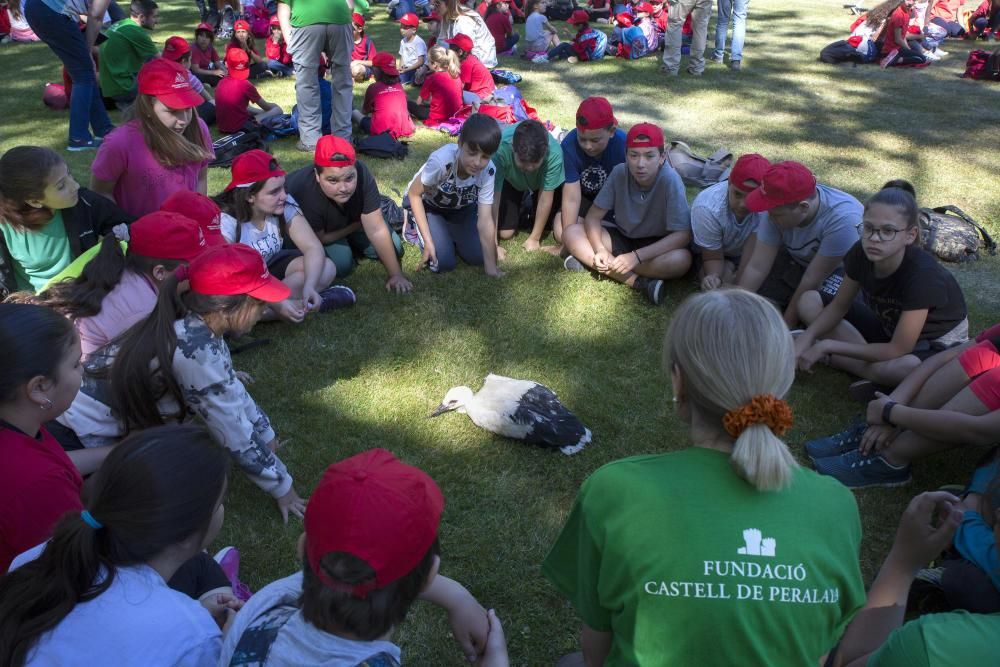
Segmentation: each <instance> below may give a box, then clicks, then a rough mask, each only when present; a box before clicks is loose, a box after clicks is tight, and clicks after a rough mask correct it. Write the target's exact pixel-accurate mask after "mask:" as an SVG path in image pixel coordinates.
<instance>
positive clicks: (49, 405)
mask: <svg viewBox="0 0 1000 667" xmlns="http://www.w3.org/2000/svg"><path fill="white" fill-rule="evenodd" d="M44 399H45V405H39V406H38V407H40V408H41V409H42V410H50V409H51V408H52V401H51V400H50V399H49V397H48V396H45V397H44Z"/></svg>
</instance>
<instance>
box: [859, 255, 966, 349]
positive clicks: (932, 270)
mask: <svg viewBox="0 0 1000 667" xmlns="http://www.w3.org/2000/svg"><path fill="white" fill-rule="evenodd" d="M844 272H845V273H846V274H847V277H848V278H850V279H851V280H855V281H857V282H858V284H859V285H860V286H861V293H862V295H863V296H864V300H865V303H867V304H868V307H869V308H871V309H872V310H873V311H875V314H876V316H878V319H879V321H880V322H881V323H882V328H883V329H884V330H885V332H886V335H888V336H890V337H891V336H892V333H893V332H894V331H895V330H896V325H897V324H898V323H899V317H900V315H901V314H902V313H903V311H906V310H924V309H927V311H928V312H927V322H925V323H924V328H923V330H922V331H921V332H920V340H934V339H936V338H940V337H941V336H943V335H944V334H946V333H948V332H949V331H951V330H952V329H954V328H955V327H957V326H958V325H959V323H961V322H962V320H964V319H965V317H966V315H967V311H966V309H965V297H964V296H963V295H962V288H961V287H959V286H958V282H957V281H956V280H955V277H954V276H953V275H951V273H950V272H949V271H948V270H947V269H946V268H944V267H943V266H941V265H940V264H938V262H937V260H936V259H934V257H933V256H932V255H930V254H929V253H927V252H925V251H923V250H921V249H920V248H916V247H913V246H910V247H908V248H907V249H906V254H905V255H904V256H903V263H902V264H900V266H899V268H898V269H896V271H895V273H893V274H891V275H889V276H886V277H885V278H877V277H875V267H874V264H873V262H872V261H871V260H869V259H868V258H867V257H866V256H865V251H864V250H863V249H862V247H861V241H858V242H857V243H855V244H854V246H853V247H851V249H850V250H848V251H847V255H845V256H844Z"/></svg>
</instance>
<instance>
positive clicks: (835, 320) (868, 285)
mask: <svg viewBox="0 0 1000 667" xmlns="http://www.w3.org/2000/svg"><path fill="white" fill-rule="evenodd" d="M896 183H898V185H901V186H904V187H886V188H883V189H882V190H881V191H879V192H878V193H877V194H875V195H874V196H873V197H872V198H871V199H869V200H868V203H867V204H865V213H864V218H863V225H862V228H861V230H862V231H861V240H860V241H858V242H857V243H855V244H854V246H853V247H852V248H851V249H850V250H849V251H848V252H847V255H846V256H845V257H844V271H845V274H846V275H845V276H844V278H843V282H842V283H841V284H840V288H839V289H838V290H837V293H836V296H833V297H831V296H829V295H827V294H824V293H822V292H819V291H816V290H811V291H809V292H806V293H804V294H803V295H802V298H800V299H799V304H798V311H799V318H800V319H801V320H802V321H804V322H807V323H809V328H808V329H806V330H805V332H803V333H802V334H800V335H799V336H798V337H797V338H796V341H795V354H796V358H797V359H798V365H799V368H800V369H801V370H805V371H808V370H810V369H811V368H812V366H813V365H814V364H816V363H817V362H821V361H823V360H826V363H829V364H830V365H831V366H833V367H834V368H838V369H840V370H844V371H847V372H849V373H853V374H854V375H858V376H860V377H862V378H866V379H868V380H871V381H873V382H876V383H878V384H881V385H887V386H890V387H895V386H896V385H897V384H899V383H900V382H901V381H902V380H903V379H904V378H905V377H906V376H907V375H908V374H909V373H910V372H911V371H913V370H914V369H915V368H916V367H917V366H918V365H919V364H920V362H921V361H923V360H924V359H927V358H928V357H930V356H933V355H934V354H937V353H938V352H940V351H942V350H944V349H946V348H948V347H950V346H952V345H956V344H958V343H962V342H964V341H966V340H968V337H969V320H968V318H967V317H966V309H965V298H964V296H963V295H962V288H961V287H959V286H958V281H956V280H955V277H954V276H953V275H952V274H951V272H949V271H948V270H947V269H945V268H944V267H943V266H941V265H940V264H938V262H937V260H936V259H934V256H933V255H931V254H930V253H928V252H926V251H924V250H922V249H921V248H920V247H919V239H920V226H919V221H918V217H919V214H920V210H919V208H918V207H917V201H916V199H915V198H914V196H913V192H912V186H910V184H909V183H907V182H905V181H902V182H892V183H890V185H893V184H896ZM904 188H909V191H908V190H907V189H904ZM859 297H860V298H859Z"/></svg>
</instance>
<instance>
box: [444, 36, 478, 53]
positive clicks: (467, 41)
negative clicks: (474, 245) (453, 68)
mask: <svg viewBox="0 0 1000 667" xmlns="http://www.w3.org/2000/svg"><path fill="white" fill-rule="evenodd" d="M444 43H445V44H450V45H451V46H457V47H458V48H460V49H462V50H463V51H465V52H466V53H472V38H471V37H469V36H468V35H466V34H465V33H461V32H460V33H458V34H457V35H455V36H454V37H452V38H451V39H446V40H444Z"/></svg>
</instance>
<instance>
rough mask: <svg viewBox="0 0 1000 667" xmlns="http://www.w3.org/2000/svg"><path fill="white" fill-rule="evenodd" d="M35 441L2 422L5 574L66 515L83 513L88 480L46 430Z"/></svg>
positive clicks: (1, 563) (0, 518) (0, 558)
mask: <svg viewBox="0 0 1000 667" xmlns="http://www.w3.org/2000/svg"><path fill="white" fill-rule="evenodd" d="M38 435H39V437H38V439H37V440H36V439H35V438H32V437H30V436H27V435H25V434H24V433H22V432H21V431H19V430H17V429H16V428H13V427H11V426H9V425H7V424H4V423H0V456H2V457H3V465H2V466H0V573H3V572H6V571H7V568H9V567H10V563H11V561H12V560H14V557H15V556H17V555H18V554H19V553H21V552H22V551H26V550H27V549H30V548H31V547H33V546H35V545H36V544H41V543H42V542H44V541H45V540H47V539H48V538H49V537H50V536H51V535H52V529H53V528H54V527H55V525H56V523H57V522H58V521H59V519H61V518H62V515H63V514H65V513H66V512H74V511H76V512H78V511H80V510H82V509H83V504H82V503H81V502H80V489H81V487H82V486H83V478H82V477H80V473H79V471H77V469H76V466H74V465H73V463H72V462H71V461H70V460H69V457H68V456H66V452H64V451H63V448H62V447H61V446H60V445H59V443H58V442H56V439H55V438H53V437H52V436H51V435H50V434H49V432H48V431H46V430H45V429H44V428H43V429H41V431H39V434H38Z"/></svg>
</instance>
